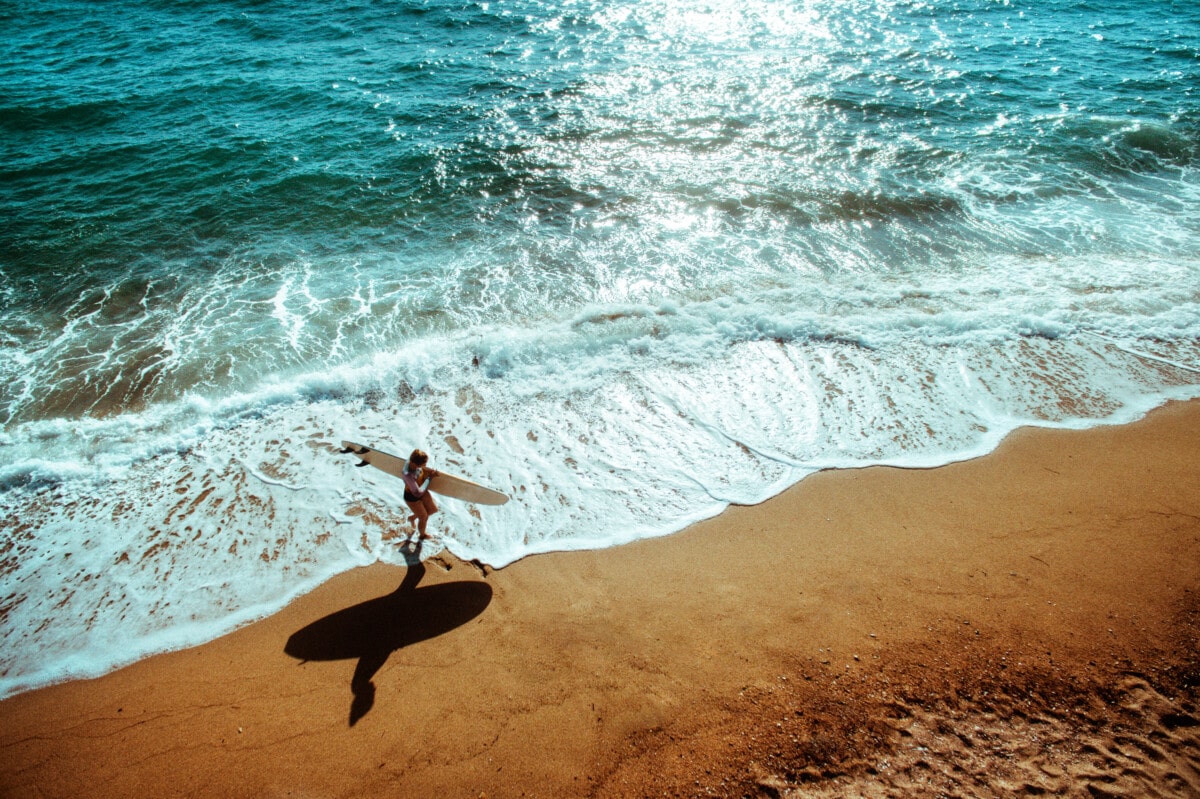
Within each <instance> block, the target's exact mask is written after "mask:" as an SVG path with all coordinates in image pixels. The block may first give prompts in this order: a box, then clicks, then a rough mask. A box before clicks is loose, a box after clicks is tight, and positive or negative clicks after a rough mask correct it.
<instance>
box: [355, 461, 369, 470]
mask: <svg viewBox="0 0 1200 799" xmlns="http://www.w3.org/2000/svg"><path fill="white" fill-rule="evenodd" d="M354 465H355V466H357V467H358V468H360V469H361V468H362V467H364V466H370V465H371V464H369V463H367V462H366V461H359V462H358V463H356V464H354Z"/></svg>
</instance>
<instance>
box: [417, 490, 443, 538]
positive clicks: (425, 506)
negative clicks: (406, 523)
mask: <svg viewBox="0 0 1200 799" xmlns="http://www.w3.org/2000/svg"><path fill="white" fill-rule="evenodd" d="M415 504H417V505H419V506H420V508H421V510H422V511H424V515H421V518H420V520H419V521H418V522H417V533H418V534H419V535H420V536H421V538H429V537H430V536H429V535H428V534H427V533H426V532H425V525H427V524H429V517H430V516H432V515H433V514H435V513H437V512H438V506H437V503H436V502H434V501H433V494H430V493H428V492H426V493H425V496H423V497H421V501H420V502H418V503H415ZM418 515H420V514H418Z"/></svg>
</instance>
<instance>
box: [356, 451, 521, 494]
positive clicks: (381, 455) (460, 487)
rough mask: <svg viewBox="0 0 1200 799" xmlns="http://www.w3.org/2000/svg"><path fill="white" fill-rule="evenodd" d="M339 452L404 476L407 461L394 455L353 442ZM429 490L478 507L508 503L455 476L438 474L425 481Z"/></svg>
mask: <svg viewBox="0 0 1200 799" xmlns="http://www.w3.org/2000/svg"><path fill="white" fill-rule="evenodd" d="M342 449H343V450H346V451H347V452H348V454H351V455H354V456H356V457H358V458H361V459H362V461H363V462H364V463H369V464H371V465H372V466H374V467H375V468H376V469H379V470H380V471H382V472H387V473H388V474H390V475H392V476H393V477H401V478H402V476H403V475H404V465H405V464H406V463H408V459H407V458H397V457H396V456H395V455H389V454H388V453H386V452H382V451H380V450H377V449H375V448H373V447H368V446H366V445H365V444H356V443H354V442H353V441H343V442H342ZM429 490H430V491H432V492H434V493H435V494H441V495H442V496H445V497H454V498H455V499H461V500H463V501H464V502H476V503H478V504H480V505H503V504H504V503H505V502H508V497H507V496H506V495H505V494H501V493H500V492H499V491H493V490H492V489H490V488H488V487H486V486H481V485H479V483H472V482H471V481H470V480H466V479H464V478H462V477H455V476H454V475H452V474H446V473H445V472H438V474H437V477H434V478H433V479H432V480H430V481H429Z"/></svg>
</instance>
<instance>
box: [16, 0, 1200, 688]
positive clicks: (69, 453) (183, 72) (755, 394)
mask: <svg viewBox="0 0 1200 799" xmlns="http://www.w3.org/2000/svg"><path fill="white" fill-rule="evenodd" d="M0 27H2V29H3V30H4V34H3V35H2V36H0V76H2V78H3V80H0V558H2V559H0V695H2V694H6V693H12V692H15V691H20V690H24V689H27V688H29V687H31V686H35V685H39V684H43V683H45V682H48V681H52V680H56V679H61V678H64V677H70V676H78V675H89V674H96V673H101V672H103V671H106V670H108V669H110V668H112V667H114V666H115V665H118V664H120V663H124V662H128V661H130V660H132V659H135V658H138V657H141V656H143V655H145V654H147V653H150V652H154V651H160V650H163V649H169V648H173V647H178V646H183V645H187V644H191V643H196V642H200V641H204V640H207V639H209V638H211V637H213V636H216V635H219V634H220V633H222V632H224V631H227V630H229V629H231V628H232V627H234V626H236V625H237V624H240V623H242V622H244V621H246V620H248V619H251V618H255V617H258V616H261V615H263V614H265V613H269V612H271V611H272V610H274V609H276V608H278V607H280V606H281V605H282V604H283V603H285V602H287V601H288V600H290V599H291V598H293V597H295V596H296V595H297V594H299V593H302V592H304V591H306V590H309V589H310V588H312V587H313V586H314V585H316V584H317V583H319V582H320V581H321V580H323V579H325V578H327V577H328V576H330V575H331V574H334V573H336V572H339V571H343V570H345V569H348V568H351V567H353V566H355V565H359V564H365V563H370V562H373V561H376V560H384V561H391V562H403V559H402V557H401V553H400V552H399V551H398V549H397V547H396V539H395V535H396V532H397V531H398V530H399V525H400V522H401V521H402V517H403V515H404V509H403V507H402V503H401V501H400V493H399V485H398V484H397V481H395V480H393V479H392V478H388V477H387V476H385V475H382V474H381V473H371V472H372V470H360V469H354V468H352V463H353V461H352V460H349V459H347V458H346V457H345V456H340V455H338V454H337V453H336V449H337V448H338V445H339V443H340V441H341V440H342V439H343V438H352V439H355V440H361V441H365V442H368V443H373V444H376V445H378V446H379V447H381V448H383V449H385V450H390V451H393V452H397V453H400V454H404V453H407V452H408V451H409V450H410V449H411V448H412V447H414V446H421V447H423V448H425V449H427V450H428V451H429V452H430V453H431V456H432V458H433V462H434V463H435V464H436V465H438V466H440V467H442V468H445V469H447V470H450V471H454V472H457V473H460V474H463V475H465V476H467V477H470V478H472V479H475V480H478V481H480V482H484V483H486V484H489V485H492V486H495V487H497V488H499V489H501V490H503V491H505V492H507V493H509V494H511V495H512V497H513V501H512V502H510V503H509V504H508V505H505V506H503V507H502V508H472V507H471V506H467V505H463V504H459V503H455V502H453V501H452V500H446V501H445V502H444V503H443V508H444V510H445V513H444V514H442V516H441V517H439V518H438V519H437V520H436V521H435V523H434V527H435V529H437V530H438V532H439V541H440V543H441V544H442V545H444V546H446V547H448V548H449V549H450V550H451V551H452V552H454V553H455V554H458V555H460V556H462V557H464V558H480V559H482V560H483V561H485V562H488V563H491V564H493V565H503V564H506V563H509V562H512V561H513V560H515V559H517V558H520V557H523V556H525V555H528V554H531V553H537V552H543V551H548V550H559V549H578V548H591V547H604V546H611V545H615V544H618V543H621V542H624V541H629V540H633V539H636V538H640V537H646V536H652V535H662V534H666V533H670V532H673V531H675V530H678V529H680V528H681V527H682V526H684V525H686V524H688V523H690V522H692V521H695V520H698V519H701V518H704V517H707V516H711V515H713V514H714V513H717V512H719V511H720V510H721V509H722V508H724V507H726V506H727V505H728V504H730V503H752V502H757V501H761V500H763V499H765V498H767V497H769V496H771V495H772V494H774V493H777V492H778V491H780V490H782V489H783V488H785V487H787V486H788V485H791V484H793V483H795V482H796V481H798V480H800V479H802V478H803V477H804V476H805V475H807V474H810V473H812V472H813V471H815V470H818V469H823V468H830V467H840V466H859V465H866V464H873V463H890V464H899V465H910V466H928V465H935V464H940V463H945V462H948V461H952V460H956V459H961V458H964V457H970V456H972V455H977V454H981V453H984V452H987V451H988V450H990V449H991V448H992V447H994V446H995V445H996V443H997V442H998V441H999V440H1000V439H1001V438H1002V437H1003V435H1004V434H1006V433H1007V432H1009V431H1010V430H1012V429H1013V428H1014V427H1017V426H1019V425H1023V424H1044V425H1055V426H1072V427H1086V426H1090V425H1094V424H1098V423H1104V422H1113V421H1125V420H1130V419H1133V418H1136V417H1137V416H1139V415H1140V414H1142V413H1144V412H1145V411H1146V410H1148V409H1149V408H1151V407H1154V406H1155V405H1158V404H1160V403H1162V402H1163V401H1165V400H1167V399H1170V398H1183V397H1194V396H1197V395H1200V358H1198V357H1197V356H1198V355H1200V345H1198V341H1200V339H1198V336H1200V174H1198V172H1197V164H1198V156H1200V94H1198V92H1200V6H1197V5H1196V4H1194V3H1192V2H1182V1H1180V2H1165V1H1162V0H1149V2H1137V3H1133V2H1115V3H1112V2H1110V3H1096V2H1075V1H1074V0H1049V1H1048V2H1037V3H1034V2H1016V1H1015V0H1007V1H998V0H962V1H961V2H919V1H917V2H888V1H887V0H838V1H837V2H834V1H833V0H811V1H810V2H770V1H768V0H738V2H732V1H730V2H719V1H718V0H711V1H710V2H702V1H701V0H694V1H693V0H678V1H677V2H666V1H665V0H649V1H648V2H641V1H639V2H633V1H632V0H627V1H623V0H578V1H576V2H567V1H565V0H564V1H562V2H549V1H548V0H547V1H545V2H539V1H537V0H512V1H511V2H506V1H502V0H493V1H492V2H447V1H444V0H429V1H428V2H415V1H410V2H372V3H360V4H354V3H348V4H331V3H326V2H321V3H317V2H306V1H305V0H293V1H292V2H287V3H284V2H269V1H268V2H248V1H247V2H214V3H204V4H192V3H178V2H167V1H166V0H162V1H161V2H120V3H106V4H99V3H90V2H57V1H55V0H35V2H30V3H21V4H17V3H7V2H6V3H2V4H0Z"/></svg>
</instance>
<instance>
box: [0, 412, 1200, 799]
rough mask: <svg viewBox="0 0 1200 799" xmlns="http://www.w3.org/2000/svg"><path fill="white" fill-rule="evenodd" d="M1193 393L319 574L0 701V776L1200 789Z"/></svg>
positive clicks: (97, 789) (495, 793) (220, 790)
mask: <svg viewBox="0 0 1200 799" xmlns="http://www.w3.org/2000/svg"><path fill="white" fill-rule="evenodd" d="M1198 456H1200V402H1191V403H1178V404H1173V405H1169V406H1167V407H1165V408H1163V409H1160V410H1158V411H1156V412H1155V413H1153V414H1151V415H1150V416H1149V417H1148V418H1147V419H1145V420H1143V421H1141V422H1138V423H1136V424H1132V425H1126V426H1119V427H1105V428H1098V429H1094V430H1090V431H1046V430H1022V431H1019V432H1018V433H1016V434H1014V435H1013V436H1011V437H1009V439H1007V440H1006V441H1005V442H1004V444H1003V445H1002V446H1001V447H1000V448H999V449H998V450H997V451H996V452H995V453H993V454H991V455H989V456H987V457H984V458H980V459H977V460H973V461H969V462H965V463H959V464H954V465H951V466H947V467H943V468H939V469H930V470H901V469H891V468H880V467H876V468H870V469H863V470H855V471H839V472H827V473H822V474H818V475H815V476H813V477H811V478H809V479H808V480H805V481H804V482H803V483H801V484H800V485H799V486H796V487H795V488H793V489H791V490H789V491H787V492H785V493H784V494H782V495H780V496H779V497H776V498H775V499H773V500H771V501H769V502H766V503H763V504H762V505H758V506H754V507H739V508H731V509H730V510H728V511H727V512H726V513H724V514H722V515H720V516H719V517H716V518H714V519H712V520H709V521H707V522H704V523H702V524H698V525H695V526H693V527H691V528H689V529H688V530H686V531H684V532H682V533H679V534H676V535H674V536H670V537H667V538H663V539H657V540H652V541H644V542H640V543H637V544H633V545H630V546H625V547H620V548H616V549H610V550H604V551H599V552H585V553H563V554H556V555H546V556H539V557H534V558H529V559H526V560H524V561H521V562H518V563H516V564H514V565H512V566H510V567H508V568H505V569H503V570H500V571H491V570H489V569H481V568H479V567H478V566H475V565H472V564H466V563H462V562H459V561H457V560H455V559H453V558H452V557H450V556H448V555H439V556H436V557H434V558H432V559H430V560H428V561H426V562H425V564H424V565H414V566H412V567H410V568H409V569H408V570H407V571H406V570H405V569H401V568H392V567H385V566H382V565H377V566H373V567H370V568H365V569H360V570H357V571H354V572H351V573H348V574H345V575H342V576H341V577H339V578H337V579H335V580H332V581H330V582H329V583H327V584H325V585H324V586H322V587H320V588H319V589H318V590H316V591H314V592H313V593H311V594H309V595H308V596H305V597H303V598H302V599H300V600H298V601H296V602H294V603H293V604H291V605H290V606H289V607H287V608H286V609H285V610H283V611H282V612H280V613H278V614H276V615H274V616H272V617H270V618H267V619H264V620H263V621H261V622H258V623H256V624H253V625H250V626H248V627H245V628H243V629H241V630H239V631H237V632H235V633H233V634H231V635H228V636H226V637H224V638H221V639H219V640H217V641H214V642H212V643H210V644H206V645H204V646H201V647H197V648H194V649H189V650H185V651H181V652H174V653H169V654H165V655H161V656H157V657H153V658H150V659H147V660H145V661H142V662H140V663H137V664H135V665H133V666H130V667H128V668H125V669H122V670H120V671H117V672H114V673H113V674H110V675H107V676H105V677H102V678H100V679H97V680H87V681H76V682H70V683H65V684H62V685H57V686H52V687H49V688H46V689H43V690H38V691H33V692H29V693H26V694H22V695H19V696H16V697H13V698H10V699H8V700H6V701H4V702H2V703H0V796H5V797H54V796H79V797H83V796H86V797H109V796H112V797H130V796H156V797H158V796H236V795H261V796H268V797H269V796H321V797H341V796H347V797H349V796H396V797H410V796H411V797H430V796H444V797H479V796H487V797H519V796H545V797H561V796H597V797H616V796H620V797H625V796H628V797H641V796H660V795H668V796H709V795H715V796H732V797H740V796H796V797H809V796H813V797H835V796H860V795H861V796H896V797H900V796H905V797H909V796H930V797H932V796H939V795H955V796H1013V795H1018V796H1019V795H1039V794H1059V795H1072V796H1172V797H1195V796H1200V688H1198V686H1200V657H1198V655H1197V651H1198V650H1200V601H1198V599H1200V457H1198Z"/></svg>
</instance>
